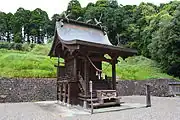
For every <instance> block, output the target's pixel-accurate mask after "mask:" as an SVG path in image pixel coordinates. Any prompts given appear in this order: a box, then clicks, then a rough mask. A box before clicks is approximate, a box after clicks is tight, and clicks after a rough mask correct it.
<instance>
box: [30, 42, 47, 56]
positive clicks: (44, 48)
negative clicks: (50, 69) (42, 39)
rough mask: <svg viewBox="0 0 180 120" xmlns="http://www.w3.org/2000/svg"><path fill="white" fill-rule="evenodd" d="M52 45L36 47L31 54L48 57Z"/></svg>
mask: <svg viewBox="0 0 180 120" xmlns="http://www.w3.org/2000/svg"><path fill="white" fill-rule="evenodd" d="M49 46H50V45H49V44H48V45H36V46H35V47H34V48H33V50H32V51H31V53H33V54H37V55H45V56H47V55H48V53H49V51H50V47H49Z"/></svg>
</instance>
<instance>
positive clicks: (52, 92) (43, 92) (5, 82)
mask: <svg viewBox="0 0 180 120" xmlns="http://www.w3.org/2000/svg"><path fill="white" fill-rule="evenodd" d="M170 81H172V80H168V79H158V80H146V81H128V80H125V81H122V80H120V81H118V82H117V92H118V94H119V95H120V96H127V95H146V86H145V84H147V83H148V84H151V91H152V92H151V94H152V95H153V96H172V94H173V93H172V91H170V89H169V85H168V82H170ZM56 88H57V87H56V78H52V79H48V78H39V79H37V78H22V79H20V78H0V103H1V102H30V101H49V100H50V101H51V100H56V97H57V90H56Z"/></svg>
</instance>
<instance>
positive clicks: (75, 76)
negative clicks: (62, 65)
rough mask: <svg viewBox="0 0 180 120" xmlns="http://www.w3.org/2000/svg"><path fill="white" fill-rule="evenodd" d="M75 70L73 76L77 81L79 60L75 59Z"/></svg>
mask: <svg viewBox="0 0 180 120" xmlns="http://www.w3.org/2000/svg"><path fill="white" fill-rule="evenodd" d="M73 67H74V69H73V76H74V79H75V80H76V81H77V58H76V57H74V66H73Z"/></svg>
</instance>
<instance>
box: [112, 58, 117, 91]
mask: <svg viewBox="0 0 180 120" xmlns="http://www.w3.org/2000/svg"><path fill="white" fill-rule="evenodd" d="M112 89H113V90H116V62H115V60H113V62H112Z"/></svg>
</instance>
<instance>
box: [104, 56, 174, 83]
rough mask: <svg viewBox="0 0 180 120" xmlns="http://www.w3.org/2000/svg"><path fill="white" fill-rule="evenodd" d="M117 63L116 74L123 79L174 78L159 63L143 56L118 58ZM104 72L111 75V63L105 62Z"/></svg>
mask: <svg viewBox="0 0 180 120" xmlns="http://www.w3.org/2000/svg"><path fill="white" fill-rule="evenodd" d="M118 60H119V62H118V64H117V65H116V72H117V73H116V74H117V77H118V78H119V79H123V80H146V79H154V78H173V77H172V76H169V75H167V74H166V73H163V72H162V70H161V69H160V67H159V66H158V64H157V63H156V62H155V61H153V60H150V59H148V58H145V57H143V56H135V57H129V58H127V59H125V60H123V59H122V58H119V59H118ZM103 69H104V73H105V74H107V75H108V76H111V70H112V69H111V65H108V63H103Z"/></svg>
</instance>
